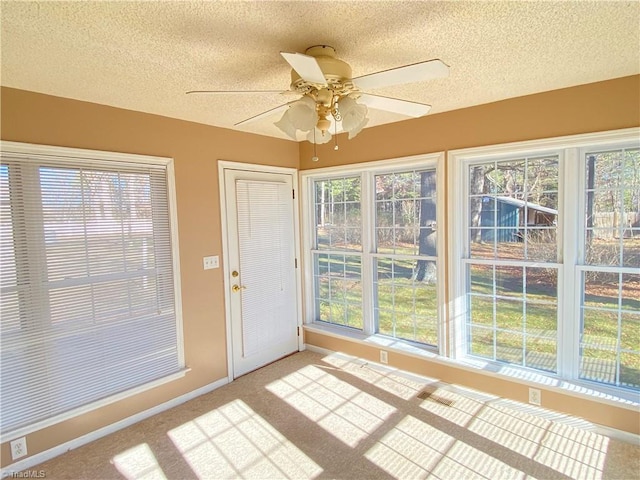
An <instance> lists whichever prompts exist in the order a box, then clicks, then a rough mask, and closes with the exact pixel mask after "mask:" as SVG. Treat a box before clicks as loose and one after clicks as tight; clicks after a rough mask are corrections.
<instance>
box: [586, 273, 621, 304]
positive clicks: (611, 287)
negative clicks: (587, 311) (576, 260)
mask: <svg viewBox="0 0 640 480" xmlns="http://www.w3.org/2000/svg"><path fill="white" fill-rule="evenodd" d="M619 284H620V274H618V273H607V272H585V274H584V284H583V285H584V286H583V291H584V305H585V306H590V307H601V308H610V309H616V310H617V308H618V294H619V292H618V287H619Z"/></svg>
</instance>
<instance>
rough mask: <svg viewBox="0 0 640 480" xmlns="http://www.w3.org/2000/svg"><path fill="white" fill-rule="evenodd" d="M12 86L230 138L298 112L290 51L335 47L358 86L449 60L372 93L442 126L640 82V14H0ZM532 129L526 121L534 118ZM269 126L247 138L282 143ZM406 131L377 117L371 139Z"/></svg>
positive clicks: (571, 9)
mask: <svg viewBox="0 0 640 480" xmlns="http://www.w3.org/2000/svg"><path fill="white" fill-rule="evenodd" d="M0 12H1V20H2V36H1V37H0V41H1V45H2V52H1V53H2V57H1V59H2V64H1V67H2V70H1V74H2V76H1V80H2V85H5V86H9V87H14V88H20V89H25V90H31V91H36V92H42V93H47V94H51V95H57V96H61V97H68V98H75V99H79V100H86V101H90V102H95V103H101V104H105V105H112V106H116V107H122V108H127V109H131V110H138V111H143V112H149V113H155V114H159V115H164V116H168V117H175V118H180V119H185V120H192V121H196V122H200V123H205V124H210V125H215V126H219V127H226V128H235V127H233V124H234V123H236V122H239V121H241V120H243V119H245V118H248V117H251V116H253V115H256V114H258V113H260V112H263V111H265V110H268V109H270V108H273V107H275V106H277V105H280V104H282V103H286V102H287V101H289V100H291V97H285V98H283V97H282V96H280V95H278V94H268V95H234V96H231V95H229V96H193V95H189V96H188V95H185V92H186V91H188V90H211V89H215V90H220V89H234V90H235V89H282V90H286V89H288V88H289V82H290V77H289V75H290V69H289V66H288V65H287V63H286V62H285V61H284V59H283V58H282V57H281V56H280V55H279V52H280V51H289V52H294V51H298V52H304V51H305V49H306V48H307V47H309V46H311V45H317V44H327V45H332V46H334V47H335V48H336V50H337V53H338V56H339V57H340V58H342V59H343V60H345V61H347V62H348V63H350V64H351V66H352V68H353V74H354V76H360V75H364V74H367V73H371V72H375V71H379V70H385V69H389V68H393V67H396V66H401V65H405V64H410V63H415V62H419V61H423V60H429V59H433V58H439V59H441V60H443V61H444V62H445V63H447V64H448V65H449V66H450V67H451V75H450V77H449V78H446V79H438V80H432V81H428V82H423V83H414V84H409V85H403V86H399V87H392V88H387V89H380V90H377V91H371V92H370V93H376V94H381V95H388V96H393V97H398V98H402V99H406V100H413V101H418V102H423V103H428V104H431V105H432V106H433V109H432V110H431V114H433V113H437V112H443V111H447V110H453V109H457V108H462V107H468V106H471V105H478V104H483V103H488V102H493V101H497V100H501V99H505V98H510V97H516V96H521V95H527V94H531V93H536V92H542V91H546V90H553V89H557V88H563V87H569V86H572V85H579V84H584V83H590V82H596V81H600V80H606V79H610V78H616V77H622V76H627V75H633V74H638V73H640V53H639V52H640V2H638V1H614V2H605V1H595V2H591V1H571V2H542V1H535V2H525V1H515V2H507V1H499V2H476V1H474V2H466V1H457V2H453V1H452V2H435V1H428V2H420V1H398V2H389V1H387V2H365V1H347V2H338V1H330V2H314V1H300V2H277V1H254V2H236V1H232V2H222V1H206V2H172V1H143V2H116V1H114V2H106V1H100V2H98V1H78V2H47V1H43V2H24V1H5V0H3V1H2V3H1V11H0ZM523 115H526V112H523ZM278 117H279V116H275V118H274V117H273V116H272V117H269V118H266V119H264V120H263V121H260V122H258V123H255V124H249V125H245V126H243V127H241V128H239V129H241V130H244V131H249V132H254V133H259V134H263V135H269V136H274V137H281V138H284V135H283V134H282V133H281V132H280V131H279V130H278V129H277V128H276V127H274V126H273V122H274V121H277V120H278ZM403 118H404V117H401V116H398V115H390V114H384V113H379V112H375V113H372V115H371V122H370V124H369V126H372V125H376V124H382V123H388V122H392V121H398V120H402V119H403Z"/></svg>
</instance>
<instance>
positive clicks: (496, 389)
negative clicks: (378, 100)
mask: <svg viewBox="0 0 640 480" xmlns="http://www.w3.org/2000/svg"><path fill="white" fill-rule="evenodd" d="M637 126H640V76H639V75H635V76H631V77H624V78H619V79H615V80H609V81H605V82H598V83H593V84H588V85H581V86H578V87H573V88H567V89H562V90H555V91H551V92H546V93H540V94H536V95H529V96H526V97H519V98H514V99H509V100H504V101H501V102H496V103H491V104H487V105H480V106H476V107H471V108H466V109H462V110H456V111H452V112H445V113H441V114H437V115H429V116H426V117H423V118H419V119H415V120H409V121H406V122H402V123H395V124H390V125H384V126H380V127H374V128H369V129H366V130H364V131H362V132H361V133H360V134H359V135H358V136H357V137H356V138H355V139H353V140H346V138H345V136H344V135H341V136H340V139H339V143H340V149H339V150H338V151H337V152H336V151H334V150H332V148H333V147H332V143H329V144H328V146H327V145H320V146H318V156H319V157H320V161H319V162H317V163H315V162H311V160H310V159H311V157H312V156H313V153H312V152H313V147H312V145H311V144H309V143H308V142H303V143H301V144H300V168H301V169H312V168H319V167H328V166H335V165H346V164H350V163H358V162H366V161H372V160H381V159H389V158H398V157H403V156H409V155H417V154H422V153H431V152H439V151H448V150H454V149H459V148H468V147H477V146H482V145H495V144H500V143H509V142H517V141H524V140H532V139H538V138H549V137H557V136H563V135H573V134H578V133H587V132H598V131H605V130H616V129H621V128H629V127H637ZM448 216H449V215H447V217H448ZM445 231H446V227H445ZM446 260H447V259H446V258H445V264H448V263H447V261H446ZM445 278H446V276H445ZM305 343H306V344H308V345H314V346H318V347H322V348H326V349H328V350H333V351H339V352H344V353H347V354H350V355H355V356H358V357H362V358H366V359H369V360H372V361H379V353H378V350H379V348H375V347H370V346H368V345H363V344H361V343H358V342H353V341H350V340H347V339H338V338H335V337H332V336H328V335H323V334H321V333H318V332H309V331H306V332H305ZM389 364H390V365H391V366H393V367H397V368H401V369H404V370H407V371H411V372H415V373H419V374H422V375H427V376H430V377H435V378H439V379H441V380H443V381H446V382H451V383H457V384H460V385H465V386H468V387H471V388H477V389H479V390H483V391H485V392H487V393H492V394H495V395H499V396H503V397H506V398H510V399H513V400H518V401H523V402H527V401H528V386H526V385H523V384H520V383H515V382H510V381H508V380H506V379H503V378H497V377H494V376H487V375H483V374H478V373H474V372H469V371H467V370H464V369H460V368H454V367H450V366H446V365H442V364H441V363H437V362H430V361H428V360H423V359H418V358H415V357H413V356H408V355H402V354H400V353H395V352H392V353H390V354H389ZM542 399H543V406H545V407H547V408H551V409H554V410H557V411H560V412H566V413H569V414H571V415H577V416H581V417H583V418H586V419H588V420H590V421H592V422H595V423H599V424H602V425H605V426H609V427H613V428H617V429H620V430H624V431H628V432H632V433H636V434H640V413H639V412H638V411H637V409H636V411H632V410H629V409H625V408H619V407H615V406H611V405H609V404H604V403H601V402H595V401H591V400H588V399H586V398H578V397H575V396H570V395H565V394H563V393H560V392H558V391H553V390H545V389H542Z"/></svg>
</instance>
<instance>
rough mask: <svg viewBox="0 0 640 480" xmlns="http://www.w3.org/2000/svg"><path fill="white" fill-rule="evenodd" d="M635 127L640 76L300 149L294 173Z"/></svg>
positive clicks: (304, 145)
mask: <svg viewBox="0 0 640 480" xmlns="http://www.w3.org/2000/svg"><path fill="white" fill-rule="evenodd" d="M639 124H640V75H634V76H630V77H623V78H618V79H615V80H608V81H605V82H598V83H590V84H587V85H581V86H578V87H572V88H565V89H562V90H553V91H551V92H545V93H539V94H536V95H528V96H526V97H518V98H512V99H509V100H503V101H501V102H495V103H488V104H486V105H479V106H476V107H470V108H465V109H461V110H454V111H451V112H444V113H439V114H435V115H427V116H426V117H422V118H416V119H412V120H407V121H404V122H398V123H392V124H388V125H382V126H379V127H373V128H367V129H365V130H363V131H362V132H360V134H358V136H357V137H356V138H354V139H353V140H347V138H346V135H344V134H343V135H339V136H338V137H339V140H338V141H339V146H340V149H339V150H338V151H334V150H333V142H329V143H327V144H325V145H318V157H319V158H320V160H319V161H318V162H312V161H311V157H312V156H313V146H312V145H311V144H310V143H309V142H301V143H300V169H302V170H305V169H310V168H319V167H328V166H333V165H345V164H349V163H358V162H368V161H371V160H381V159H386V158H398V157H403V156H408V155H417V154H421V153H432V152H441V151H445V150H454V149H458V148H468V147H478V146H481V145H495V144H499V143H508V142H519V141H523V140H533V139H536V138H548V137H558V136H562V135H574V134H577V133H587V132H598V131H602V130H616V129H619V128H627V127H635V126H637V125H639Z"/></svg>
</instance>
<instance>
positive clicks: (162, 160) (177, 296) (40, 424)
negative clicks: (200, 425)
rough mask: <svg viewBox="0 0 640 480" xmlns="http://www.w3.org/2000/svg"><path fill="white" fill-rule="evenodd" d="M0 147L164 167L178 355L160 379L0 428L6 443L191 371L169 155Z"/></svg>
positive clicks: (94, 162) (98, 162) (92, 162)
mask: <svg viewBox="0 0 640 480" xmlns="http://www.w3.org/2000/svg"><path fill="white" fill-rule="evenodd" d="M0 150H2V152H7V153H8V154H11V155H14V156H17V157H23V158H33V159H35V160H37V159H46V158H52V157H53V158H57V159H61V158H65V157H66V158H68V159H69V160H70V161H73V160H76V161H81V162H82V163H83V164H84V165H86V166H88V167H91V166H95V167H100V166H103V167H104V166H108V165H111V166H118V165H119V166H122V167H125V166H135V165H138V166H139V165H149V166H152V165H157V166H161V167H163V168H164V169H165V170H166V178H167V199H168V206H167V207H168V213H169V228H170V241H171V255H172V268H173V291H174V302H175V317H176V343H177V345H176V347H177V356H178V365H179V370H178V371H177V372H175V373H172V374H170V375H167V376H165V377H162V378H158V379H156V380H153V381H151V382H148V383H145V384H142V385H138V386H136V387H133V388H130V389H128V390H126V391H123V392H120V393H116V394H114V395H111V396H108V397H105V398H102V399H100V400H97V401H94V402H91V403H88V404H85V405H82V406H80V407H77V408H74V409H72V410H69V411H67V412H64V413H61V414H58V415H55V416H52V417H49V418H46V419H43V420H40V421H37V422H34V423H31V424H28V425H25V426H23V427H19V428H16V429H13V430H10V431H3V432H2V433H1V434H0V441H1V442H5V441H8V440H11V439H13V438H15V437H19V436H24V435H27V434H29V433H32V432H35V431H38V430H41V429H43V428H46V427H49V426H51V425H55V424H57V423H60V422H63V421H65V420H69V419H72V418H75V417H77V416H79V415H82V414H85V413H87V412H90V411H93V410H96V409H98V408H101V407H104V406H106V405H110V404H113V403H115V402H118V401H120V400H123V399H126V398H129V397H132V396H134V395H137V394H139V393H141V392H144V391H147V390H150V389H152V388H155V387H157V386H159V385H162V384H165V383H168V382H171V381H174V380H177V379H179V378H182V377H184V376H185V375H186V373H187V372H188V371H189V370H190V369H189V368H188V367H186V365H185V355H184V334H183V321H182V296H181V284H180V257H179V252H180V248H179V243H178V217H177V202H176V190H175V172H174V161H173V159H172V158H168V157H157V156H148V155H137V154H128V153H117V152H107V151H99V150H87V149H79V148H69V147H57V146H50V145H39V144H29V143H20V142H11V141H5V140H1V141H0Z"/></svg>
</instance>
